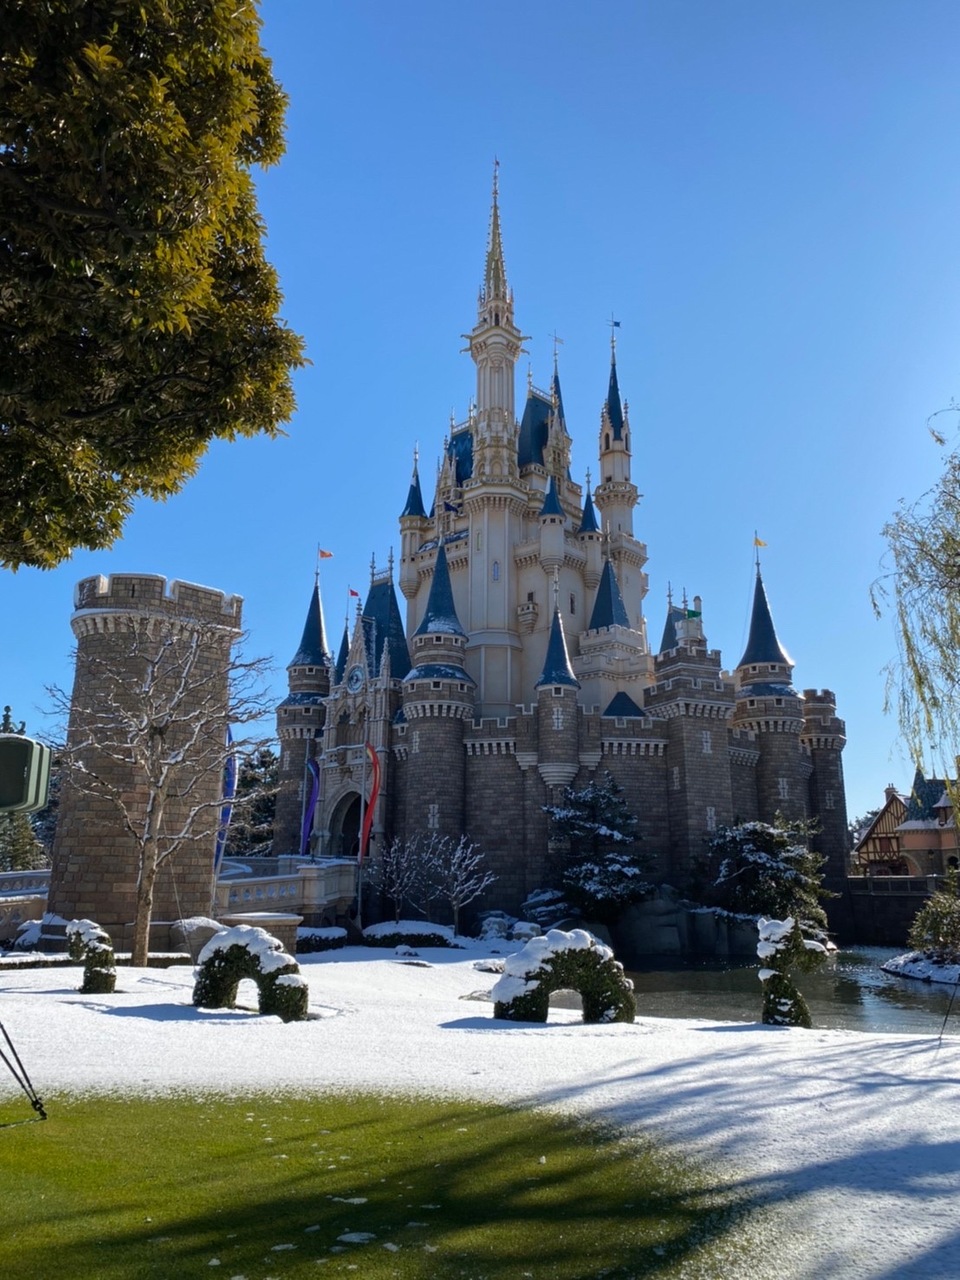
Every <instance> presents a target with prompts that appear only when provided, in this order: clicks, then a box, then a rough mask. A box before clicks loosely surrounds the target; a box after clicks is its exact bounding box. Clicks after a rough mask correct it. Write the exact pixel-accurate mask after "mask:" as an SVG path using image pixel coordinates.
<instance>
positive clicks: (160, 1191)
mask: <svg viewBox="0 0 960 1280" xmlns="http://www.w3.org/2000/svg"><path fill="white" fill-rule="evenodd" d="M46 1107H47V1111H48V1114H49V1117H50V1118H49V1119H48V1120H47V1121H45V1122H44V1121H39V1120H36V1119H34V1118H33V1117H32V1113H30V1111H29V1106H28V1104H27V1102H26V1100H25V1099H24V1098H23V1097H22V1095H21V1096H20V1098H19V1099H16V1098H13V1097H11V1096H7V1095H4V1097H3V1098H2V1099H0V1126H2V1127H0V1187H2V1194H0V1275H9V1276H15V1277H17V1280H46V1278H47V1277H51V1280H52V1278H53V1277H63V1276H70V1277H72V1276H83V1277H84V1278H85V1280H120V1278H121V1277H122V1278H123V1280H130V1278H131V1277H135V1278H136V1280H182V1278H184V1277H192V1276H204V1277H213V1276H219V1277H220V1278H221V1280H235V1278H236V1277H243V1278H244V1280H267V1278H268V1277H269V1278H271V1280H299V1278H300V1277H305V1276H311V1277H320V1276H324V1275H341V1274H350V1275H352V1276H356V1277H362V1278H363V1280H380V1277H384V1278H386V1277H401V1278H414V1277H423V1278H424V1280H427V1278H429V1280H443V1278H445V1277H457V1278H458V1280H461V1278H463V1277H466V1278H467V1280H483V1278H485V1277H510V1278H511V1280H522V1278H523V1277H525V1276H531V1277H534V1278H535V1280H539V1278H546V1277H557V1278H559V1280H584V1278H585V1277H610V1278H611V1280H613V1278H615V1277H616V1278H619V1280H625V1278H626V1277H631V1276H656V1277H664V1278H667V1277H677V1278H679V1277H681V1276H697V1277H705V1276H722V1275H731V1274H736V1273H737V1267H736V1264H735V1261H732V1260H731V1258H734V1259H735V1257H736V1252H737V1250H736V1245H735V1241H732V1240H730V1239H729V1238H728V1236H729V1233H730V1231H731V1230H732V1229H733V1228H734V1227H735V1226H736V1224H737V1221H738V1218H739V1213H738V1210H737V1207H736V1206H734V1205H733V1204H731V1203H730V1202H729V1200H727V1201H726V1202H725V1201H724V1198H723V1197H722V1196H721V1195H720V1194H719V1193H717V1192H714V1191H711V1190H710V1189H709V1188H708V1186H707V1180H706V1178H705V1176H704V1174H703V1172H702V1171H698V1170H697V1169H696V1168H694V1167H692V1166H690V1165H688V1164H685V1163H683V1162H681V1161H679V1160H678V1159H677V1158H675V1157H671V1156H668V1155H667V1154H665V1153H664V1152H663V1151H661V1150H658V1149H656V1148H655V1147H653V1146H652V1145H650V1146H644V1145H640V1144H639V1143H637V1142H634V1141H630V1142H627V1141H624V1140H621V1139H618V1138H617V1137H616V1135H614V1134H613V1133H610V1132H607V1131H605V1130H603V1129H600V1128H596V1127H589V1126H585V1125H581V1124H575V1123H572V1122H568V1121H565V1120H562V1119H558V1118H556V1117H554V1116H552V1115H546V1114H544V1113H542V1112H530V1111H517V1110H510V1109H507V1108H500V1107H492V1106H484V1105H479V1104H475V1103H469V1102H450V1101H437V1100H422V1099H395V1098H376V1097H349V1098H345V1097H340V1096H335V1097H297V1096H292V1095H282V1096H261V1095H256V1096H251V1097H247V1098H240V1099H237V1098H221V1097H205V1098H195V1097H190V1098H180V1097H178V1098H166V1099H141V1098H117V1097H105V1098H100V1097H96V1098H93V1097H82V1098H53V1099H49V1100H47V1102H46ZM26 1117H29V1119H27V1118H26ZM18 1121H24V1122H23V1123H17V1122H18ZM351 1232H357V1233H359V1232H369V1233H371V1235H372V1236H373V1239H371V1240H369V1241H368V1242H366V1243H349V1242H343V1241H342V1240H340V1237H342V1236H343V1235H345V1234H347V1233H351ZM291 1246H292V1247H291ZM388 1246H389V1247H388ZM214 1259H219V1264H218V1265H217V1264H214V1263H213V1260H214Z"/></svg>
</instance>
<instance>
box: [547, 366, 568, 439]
mask: <svg viewBox="0 0 960 1280" xmlns="http://www.w3.org/2000/svg"><path fill="white" fill-rule="evenodd" d="M550 390H551V391H552V392H553V401H554V404H555V405H556V406H557V421H558V422H560V423H561V424H562V425H563V426H564V427H565V426H566V421H567V419H566V415H565V414H564V412H563V396H562V395H561V394H560V374H559V372H558V371H557V366H556V363H554V366H553V382H552V383H551V384H550Z"/></svg>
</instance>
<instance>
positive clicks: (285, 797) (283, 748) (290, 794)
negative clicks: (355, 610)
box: [273, 576, 333, 854]
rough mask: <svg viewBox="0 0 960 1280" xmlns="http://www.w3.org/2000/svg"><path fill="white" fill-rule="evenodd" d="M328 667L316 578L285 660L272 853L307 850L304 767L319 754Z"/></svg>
mask: <svg viewBox="0 0 960 1280" xmlns="http://www.w3.org/2000/svg"><path fill="white" fill-rule="evenodd" d="M332 667H333V662H332V659H331V657H330V654H329V653H328V651H327V640H326V635H325V632H324V626H323V606H322V603H321V600H320V579H319V576H318V577H317V579H316V581H315V582H314V587H313V591H312V593H311V595H310V604H309V606H308V608H307V618H306V622H305V623H304V627H303V635H302V637H301V639H300V644H299V647H298V648H297V652H296V653H295V654H294V656H293V658H292V659H291V660H290V662H289V663H288V664H287V683H288V689H289V692H288V694H287V696H286V697H285V698H284V700H283V701H282V702H281V703H280V705H279V707H278V708H277V737H278V738H279V739H280V789H279V791H278V792H277V809H276V816H275V818H274V824H273V850H274V853H278V854H289V853H292V854H299V853H307V852H309V849H308V848H306V847H302V845H303V835H304V831H303V820H304V806H305V805H306V804H307V803H308V802H309V799H310V795H311V792H312V790H313V779H312V777H311V776H309V775H308V769H307V765H308V761H311V760H316V758H317V756H318V754H319V748H320V739H321V738H322V736H323V726H324V722H325V715H326V709H325V707H324V699H325V698H326V696H327V694H328V693H329V692H330V685H331V674H332Z"/></svg>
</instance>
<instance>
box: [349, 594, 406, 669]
mask: <svg viewBox="0 0 960 1280" xmlns="http://www.w3.org/2000/svg"><path fill="white" fill-rule="evenodd" d="M361 622H362V623H363V639H364V645H365V648H366V653H367V670H368V671H369V673H370V675H371V676H377V675H379V674H380V664H381V662H382V661H383V650H384V646H386V648H387V650H388V651H389V654H390V677H391V679H393V680H402V679H403V677H404V676H405V675H406V674H407V672H408V671H409V670H410V652H409V650H408V649H407V637H406V635H405V634H404V630H403V619H402V618H401V616H400V606H399V605H398V604H397V593H396V592H395V591H394V589H393V582H392V581H391V580H390V579H386V578H385V579H383V580H381V581H379V582H373V583H371V585H370V590H369V592H368V593H367V600H366V603H365V604H364V606H363V616H362V618H361Z"/></svg>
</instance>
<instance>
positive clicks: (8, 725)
mask: <svg viewBox="0 0 960 1280" xmlns="http://www.w3.org/2000/svg"><path fill="white" fill-rule="evenodd" d="M11 710H12V708H11V707H4V708H3V720H2V721H0V733H15V734H18V735H22V734H24V733H26V730H27V722H26V720H21V721H20V727H19V728H17V726H16V725H15V724H14V722H13V720H12V719H11V718H10V712H11Z"/></svg>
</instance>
